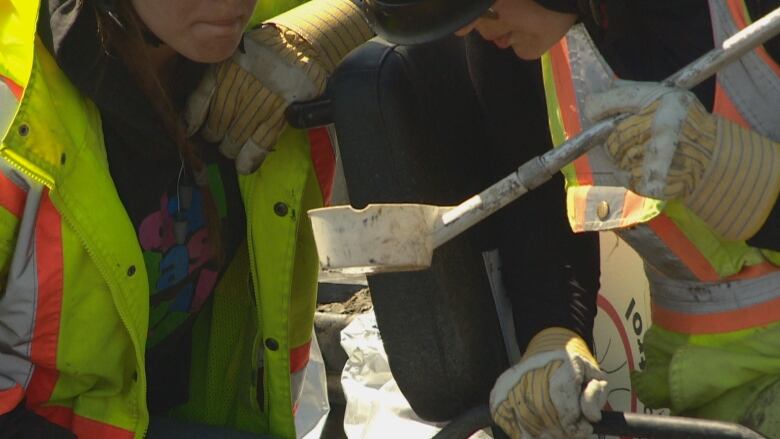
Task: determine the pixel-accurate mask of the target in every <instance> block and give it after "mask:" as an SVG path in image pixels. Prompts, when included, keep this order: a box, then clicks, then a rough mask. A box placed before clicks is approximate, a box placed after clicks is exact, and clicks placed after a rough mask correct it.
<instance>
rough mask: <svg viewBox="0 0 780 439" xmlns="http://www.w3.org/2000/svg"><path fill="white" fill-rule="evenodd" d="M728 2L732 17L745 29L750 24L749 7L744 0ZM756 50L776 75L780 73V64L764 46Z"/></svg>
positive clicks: (740, 27) (739, 26)
mask: <svg viewBox="0 0 780 439" xmlns="http://www.w3.org/2000/svg"><path fill="white" fill-rule="evenodd" d="M726 4H727V5H728V7H729V11H731V17H732V18H733V19H734V22H735V23H736V24H737V27H738V28H739V29H744V28H745V27H747V25H748V24H750V17H748V16H747V8H746V6H745V2H744V1H743V0H728V1H727V2H726ZM755 52H756V54H757V55H758V57H759V58H761V60H762V61H764V63H765V64H766V65H768V66H769V67H770V68H771V69H772V70H773V71H774V72H775V75H780V66H778V65H777V63H776V62H775V60H774V59H772V57H771V56H769V53H767V51H766V49H765V48H764V46H758V47H757V48H756V49H755Z"/></svg>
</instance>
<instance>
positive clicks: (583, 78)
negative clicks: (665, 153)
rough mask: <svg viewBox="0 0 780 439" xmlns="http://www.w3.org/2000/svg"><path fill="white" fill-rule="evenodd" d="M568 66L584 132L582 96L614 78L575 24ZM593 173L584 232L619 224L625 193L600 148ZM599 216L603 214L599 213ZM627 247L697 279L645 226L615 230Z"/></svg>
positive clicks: (623, 179) (620, 175)
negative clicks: (603, 207)
mask: <svg viewBox="0 0 780 439" xmlns="http://www.w3.org/2000/svg"><path fill="white" fill-rule="evenodd" d="M566 44H567V46H568V55H569V66H570V67H571V72H572V82H573V85H574V93H575V98H576V100H577V108H578V110H579V120H580V124H581V126H582V128H583V129H587V128H588V127H589V126H591V125H592V122H591V121H590V120H588V119H587V118H586V117H585V115H584V113H583V109H584V108H585V97H586V96H588V95H589V94H591V93H599V92H603V91H605V90H608V89H609V88H610V87H611V85H612V82H613V81H614V80H615V79H616V77H615V73H614V72H613V71H612V68H611V67H609V65H608V64H607V62H606V61H605V60H604V58H603V57H602V56H601V53H599V51H598V49H597V48H596V46H595V44H594V43H593V40H592V39H591V37H590V35H589V34H588V32H587V30H585V27H584V26H583V25H581V24H578V25H576V26H574V27H572V28H571V29H570V30H569V32H568V33H567V34H566ZM588 160H589V164H590V168H591V171H592V172H593V176H592V177H593V182H594V186H593V187H592V188H591V189H590V190H589V191H588V196H587V201H586V207H585V215H584V218H585V224H584V225H583V226H585V230H594V231H595V230H607V229H610V230H611V229H613V228H615V227H617V226H618V225H619V224H621V222H622V221H621V217H622V215H623V200H624V199H625V196H626V192H628V190H627V189H626V188H625V187H624V185H627V183H628V180H629V175H628V173H627V172H625V171H622V170H621V169H619V168H618V167H617V166H615V164H614V163H613V162H612V159H610V158H609V156H608V155H607V153H606V152H605V150H604V148H603V147H596V148H594V149H592V150H591V151H590V152H589V153H588ZM600 203H607V206H609V208H608V209H606V214H605V215H601V216H600V215H598V211H599V208H598V205H599V204H600ZM602 213H604V212H603V211H602ZM615 231H616V232H617V234H618V235H619V236H620V237H621V238H623V239H624V240H625V241H626V242H627V243H628V244H629V245H631V246H632V247H634V248H635V249H637V250H638V251H639V249H642V251H640V253H641V254H642V257H643V258H645V261H646V263H649V264H651V265H652V266H654V267H656V268H657V269H658V270H660V271H662V272H663V273H665V274H666V275H668V276H674V277H675V278H678V279H686V280H696V279H697V277H696V276H695V275H694V273H693V272H691V270H690V269H689V268H688V266H687V265H686V264H685V263H683V261H681V260H680V259H679V258H677V256H676V255H674V254H673V253H672V252H670V251H669V250H668V248H667V247H666V244H665V243H664V242H663V241H662V240H661V239H660V238H659V237H658V236H657V235H656V234H655V232H654V231H653V230H652V229H651V228H650V227H648V226H647V225H646V224H635V225H632V228H631V229H618V230H615Z"/></svg>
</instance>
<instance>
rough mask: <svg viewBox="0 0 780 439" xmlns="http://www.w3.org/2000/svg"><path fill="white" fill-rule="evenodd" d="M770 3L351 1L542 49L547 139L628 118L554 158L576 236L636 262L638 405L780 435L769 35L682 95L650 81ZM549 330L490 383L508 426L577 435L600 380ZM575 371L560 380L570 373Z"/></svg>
mask: <svg viewBox="0 0 780 439" xmlns="http://www.w3.org/2000/svg"><path fill="white" fill-rule="evenodd" d="M778 6H780V2H778V1H777V0H766V1H762V0H723V1H714V0H713V1H709V2H704V1H698V2H679V1H672V0H668V1H667V0H659V1H652V2H623V1H610V0H589V1H584V0H498V1H494V0H453V1H448V2H440V1H436V0H418V1H411V2H410V1H397V0H366V9H367V11H368V12H369V19H370V21H371V22H372V26H373V28H374V30H375V31H376V32H377V33H378V34H379V35H381V36H383V37H385V38H386V39H388V40H391V41H396V42H401V43H407V44H413V43H421V42H424V41H428V40H431V39H435V38H439V37H441V36H444V35H446V34H449V33H452V32H457V34H458V35H465V34H468V33H470V32H471V31H474V30H475V31H476V32H478V33H479V35H481V36H482V38H484V39H485V40H488V41H491V42H493V43H495V45H496V46H498V47H499V48H501V49H509V48H511V49H512V50H513V51H514V53H515V54H516V55H517V56H518V57H519V58H522V59H526V60H530V59H537V58H539V57H541V59H542V68H543V75H544V84H545V91H546V95H547V106H548V113H549V122H550V129H551V132H552V136H553V141H554V143H555V144H560V143H562V142H564V141H565V140H566V139H568V138H570V137H572V136H576V135H577V133H579V132H580V131H581V130H583V129H584V128H587V127H588V126H590V125H591V124H593V123H594V122H595V121H598V120H600V119H602V118H604V117H606V116H608V115H612V114H616V113H624V112H625V113H630V114H631V116H630V117H629V118H627V119H626V120H625V121H624V122H622V123H621V124H620V125H619V126H618V127H617V128H616V129H615V130H614V132H613V133H612V134H611V135H610V136H609V138H608V139H607V140H606V142H605V144H604V146H603V147H600V148H596V149H595V150H593V151H592V152H590V153H589V154H587V156H585V157H582V158H580V159H578V160H576V161H575V162H574V163H573V164H571V165H569V166H568V167H567V168H565V169H564V171H563V173H564V175H565V177H566V181H567V184H566V187H567V200H568V201H567V205H568V215H569V222H570V225H571V227H572V228H573V230H574V231H576V232H582V231H599V230H614V231H615V232H616V233H617V234H618V235H619V236H620V237H622V238H623V239H624V240H625V241H626V242H628V243H629V244H630V245H631V246H632V247H633V248H634V249H635V250H637V252H638V253H639V254H640V255H641V256H642V257H643V259H644V262H645V271H646V274H647V278H648V280H649V284H650V290H651V296H652V311H653V314H652V318H653V326H652V328H651V329H650V330H649V331H648V332H647V334H646V336H645V339H644V342H643V343H644V344H643V347H644V352H645V355H646V359H647V363H646V367H645V368H644V370H642V371H641V372H639V373H636V374H635V375H634V376H633V377H632V381H633V385H634V388H635V389H636V391H637V393H638V396H639V398H640V399H641V400H642V401H643V402H644V403H645V404H646V405H647V406H649V407H654V408H660V407H668V408H670V409H671V410H672V412H673V413H678V414H683V415H689V416H698V417H704V418H713V419H721V420H726V421H731V422H739V423H742V424H744V425H747V426H749V427H751V428H753V429H755V430H757V431H759V432H761V433H763V434H764V435H766V436H768V437H780V232H779V230H780V228H778V226H777V225H778V223H779V222H780V205H779V204H778V200H777V197H778V192H779V191H780V149H779V148H780V144H778V142H780V112H778V111H777V109H778V108H779V107H780V77H779V76H778V74H780V65H779V64H778V62H779V61H780V39H778V38H775V39H773V40H770V41H769V42H768V43H766V44H765V45H764V46H763V47H760V48H758V49H756V50H754V51H753V52H751V53H749V54H748V55H746V56H744V57H743V58H741V59H740V60H739V61H738V62H736V63H734V64H732V65H731V66H729V67H726V68H724V69H722V70H721V71H720V72H719V73H718V74H717V77H716V78H711V79H710V80H708V81H706V82H705V83H703V84H701V85H700V86H698V87H696V88H695V89H694V90H693V91H692V92H687V91H683V90H678V89H674V88H668V87H664V86H662V85H660V84H659V82H658V81H661V80H663V79H664V78H665V77H667V76H669V75H670V74H672V73H674V72H675V71H676V70H678V69H680V68H681V67H683V66H684V65H686V64H687V63H689V62H690V61H692V60H693V59H695V58H696V57H698V56H699V55H701V54H704V53H705V52H706V51H708V50H709V49H711V48H713V47H714V45H715V44H720V43H721V42H722V41H724V40H725V39H726V38H727V37H729V36H730V35H732V34H734V33H735V32H736V31H738V30H739V29H741V28H743V27H745V26H746V25H747V24H749V23H750V22H751V21H752V20H754V19H757V18H759V17H761V16H763V15H765V14H766V13H768V12H769V11H772V10H773V9H774V8H776V7H778ZM597 370H598V365H597V364H596V361H595V360H594V359H593V356H592V355H591V353H590V352H589V350H588V347H587V346H586V345H585V344H584V343H583V342H582V341H581V340H580V339H578V338H577V337H574V336H572V335H571V334H569V335H568V336H567V335H566V333H565V331H561V330H559V329H556V328H550V329H546V330H544V331H542V332H541V333H540V334H539V335H538V336H537V337H536V338H534V339H533V340H532V341H531V343H530V346H529V347H528V349H527V350H526V352H525V355H524V356H523V358H522V360H521V361H520V362H519V364H517V365H515V366H513V367H512V368H511V369H509V370H508V371H507V372H505V373H504V374H503V375H502V376H501V377H500V378H499V379H498V380H497V382H496V384H495V387H494V388H493V391H492V393H491V401H490V406H491V411H492V414H493V418H494V420H495V421H496V422H497V423H498V424H499V425H500V426H501V427H502V428H503V429H504V430H505V431H506V432H508V433H509V434H510V435H511V436H512V437H514V438H521V437H522V438H529V437H587V436H588V434H589V433H590V432H591V428H590V426H589V425H588V421H597V420H599V419H600V416H601V415H600V412H599V409H600V408H601V404H602V402H603V399H602V396H601V392H602V391H603V388H604V387H603V382H602V381H600V380H601V379H603V375H599V374H598V373H597V372H596V371H597ZM573 378H574V379H573Z"/></svg>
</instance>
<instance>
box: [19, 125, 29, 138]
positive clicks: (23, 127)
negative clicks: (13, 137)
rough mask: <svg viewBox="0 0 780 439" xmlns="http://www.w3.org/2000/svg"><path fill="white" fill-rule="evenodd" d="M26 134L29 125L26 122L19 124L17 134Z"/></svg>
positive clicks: (23, 135)
mask: <svg viewBox="0 0 780 439" xmlns="http://www.w3.org/2000/svg"><path fill="white" fill-rule="evenodd" d="M28 134H30V125H27V124H26V123H23V124H21V125H19V135H20V136H22V137H26V136H27V135H28Z"/></svg>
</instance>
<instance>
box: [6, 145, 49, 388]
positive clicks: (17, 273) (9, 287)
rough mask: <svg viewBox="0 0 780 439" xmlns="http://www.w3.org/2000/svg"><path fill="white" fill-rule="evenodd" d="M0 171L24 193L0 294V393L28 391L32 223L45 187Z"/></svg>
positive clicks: (33, 298) (34, 294) (33, 291)
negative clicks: (11, 389)
mask: <svg viewBox="0 0 780 439" xmlns="http://www.w3.org/2000/svg"><path fill="white" fill-rule="evenodd" d="M0 172H2V173H3V174H5V176H6V177H8V178H9V179H10V180H11V181H12V182H14V183H15V184H16V185H17V186H19V187H20V188H21V189H22V190H24V191H25V192H26V193H27V198H26V201H25V205H24V210H23V214H22V218H20V223H19V233H18V236H17V241H16V248H15V249H14V252H13V256H12V259H11V263H10V269H9V273H8V279H7V281H6V287H5V291H3V292H2V293H1V294H0V390H5V389H9V388H11V387H13V386H14V385H15V384H19V385H21V386H22V387H24V388H25V389H27V386H28V385H29V383H30V377H31V376H32V373H33V367H34V366H33V364H32V363H31V361H30V351H31V348H32V337H33V332H34V329H35V328H34V324H35V311H36V305H37V302H38V283H37V281H38V275H37V274H38V273H37V266H36V254H35V222H36V220H37V217H38V208H39V206H40V203H41V197H42V194H43V190H44V187H43V186H42V185H39V184H37V183H34V182H31V181H28V180H27V179H26V178H25V177H24V176H22V175H21V174H19V173H18V172H16V171H15V170H13V169H11V168H10V167H9V166H8V164H7V163H6V162H5V161H3V160H0Z"/></svg>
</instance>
